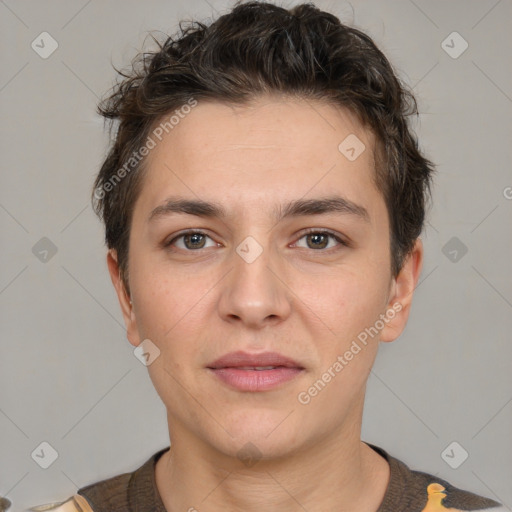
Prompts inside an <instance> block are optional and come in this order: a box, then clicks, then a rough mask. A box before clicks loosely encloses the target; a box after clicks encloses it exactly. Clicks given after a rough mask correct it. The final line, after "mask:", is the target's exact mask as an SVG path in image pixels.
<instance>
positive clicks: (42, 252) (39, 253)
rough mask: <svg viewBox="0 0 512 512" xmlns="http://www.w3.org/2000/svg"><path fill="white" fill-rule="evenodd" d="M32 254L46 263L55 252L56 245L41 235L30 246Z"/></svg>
mask: <svg viewBox="0 0 512 512" xmlns="http://www.w3.org/2000/svg"><path fill="white" fill-rule="evenodd" d="M32 254H33V255H34V256H35V257H36V258H37V259H38V260H39V261H41V262H42V263H48V262H49V261H50V260H51V259H52V258H53V257H54V256H55V255H56V254H57V246H56V245H55V244H54V243H53V242H52V241H51V240H50V239H49V238H46V237H45V236H43V238H41V239H40V240H38V241H37V242H36V243H35V244H34V246H33V247H32Z"/></svg>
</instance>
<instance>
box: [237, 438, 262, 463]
mask: <svg viewBox="0 0 512 512" xmlns="http://www.w3.org/2000/svg"><path fill="white" fill-rule="evenodd" d="M262 456H263V454H262V453H261V452H260V450H259V448H258V447H257V446H256V445H254V444H253V443H251V442H248V443H246V444H244V446H242V448H240V450H238V452H237V453H236V457H237V459H239V460H241V461H242V462H243V463H244V464H245V465H246V466H247V467H248V468H251V467H252V466H254V464H256V463H257V462H258V461H259V460H260V459H261V457H262Z"/></svg>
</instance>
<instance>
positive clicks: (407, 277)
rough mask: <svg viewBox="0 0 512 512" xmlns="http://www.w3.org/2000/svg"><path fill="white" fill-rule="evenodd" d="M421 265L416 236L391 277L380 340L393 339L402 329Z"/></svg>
mask: <svg viewBox="0 0 512 512" xmlns="http://www.w3.org/2000/svg"><path fill="white" fill-rule="evenodd" d="M422 265H423V244H422V242H421V240H420V239H419V238H418V239H417V240H416V242H415V244H414V247H413V248H412V250H411V252H410V253H409V254H408V255H407V258H406V259H405V261H404V264H403V265H402V268H401V269H400V272H399V273H398V275H397V276H396V277H395V278H394V279H393V283H392V285H391V288H390V298H389V302H388V305H387V310H386V317H387V318H388V321H387V322H386V325H385V327H384V329H383V330H382V331H381V336H380V341H386V342H388V341H393V340H395V339H396V338H398V337H399V336H400V334H401V333H402V331H403V330H404V328H405V325H406V324H407V319H408V318H409V313H410V311H411V304H412V298H413V295H414V289H415V288H416V286H417V284H418V279H419V277H420V273H421V268H422Z"/></svg>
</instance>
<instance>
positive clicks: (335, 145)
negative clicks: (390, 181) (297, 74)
mask: <svg viewBox="0 0 512 512" xmlns="http://www.w3.org/2000/svg"><path fill="white" fill-rule="evenodd" d="M160 126H162V125H160ZM160 132H162V130H160ZM160 132H157V133H160ZM154 133H155V130H153V134H154ZM150 136H152V137H153V138H154V139H155V142H156V145H155V147H154V149H152V150H151V152H150V154H149V155H148V157H147V160H146V174H145V178H144V182H143V187H142V191H141V196H142V197H139V199H140V200H141V201H140V202H141V203H142V206H143V208H144V209H145V210H147V209H148V208H150V207H153V208H154V206H155V205H156V204H158V203H159V202H160V201H163V200H164V199H165V196H166V194H169V193H171V192H172V195H183V196H185V197H195V198H201V199H205V200H219V199H225V200H228V199H231V200H232V202H233V204H234V203H235V202H236V203H237V204H238V205H239V206H245V207H249V206H255V207H257V208H258V206H261V201H263V200H264V201H265V202H269V201H274V202H275V203H280V202H283V201H291V200H295V199H297V198H298V197H306V196H307V195H308V193H311V194H314V195H315V196H318V195H324V196H325V195H330V194H331V192H333V189H336V192H339V193H342V194H343V195H344V196H348V198H349V199H350V197H353V198H354V199H356V198H357V199H358V201H359V202H361V200H363V199H364V198H363V197H362V196H363V195H366V196H367V198H366V199H365V202H366V203H367V204H366V205H365V206H366V207H367V209H369V210H370V209H371V204H370V203H371V202H372V201H374V200H375V199H376V198H377V196H380V194H379V193H378V191H377V190H376V189H375V185H374V180H373V177H374V158H373V154H374V151H373V147H374V137H373V135H372V133H371V132H370V131H369V130H367V129H365V128H364V127H363V126H362V125H361V124H360V123H359V122H358V120H357V118H356V116H355V115H353V114H352V113H351V112H349V111H348V110H347V109H344V108H342V107H339V106H334V105H332V104H327V103H324V102H319V101H315V100H306V99H295V98H289V97H280V96H278V97H276V96H266V97H260V98H258V99H255V100H253V101H251V102H250V103H249V104H244V105H232V104H224V103H220V102H213V101H208V102H199V104H198V105H197V106H196V107H194V108H193V109H192V110H191V111H190V113H188V114H187V115H186V116H183V117H182V118H181V119H180V120H179V122H178V123H177V124H174V125H172V128H171V127H170V126H167V130H163V133H161V134H160V136H159V138H160V139H161V140H159V138H155V136H154V135H150ZM365 191H366V194H365ZM372 195H373V197H372Z"/></svg>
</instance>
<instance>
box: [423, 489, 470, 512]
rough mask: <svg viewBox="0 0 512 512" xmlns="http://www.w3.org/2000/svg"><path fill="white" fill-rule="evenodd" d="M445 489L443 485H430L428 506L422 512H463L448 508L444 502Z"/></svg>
mask: <svg viewBox="0 0 512 512" xmlns="http://www.w3.org/2000/svg"><path fill="white" fill-rule="evenodd" d="M444 490H445V489H444V487H443V486H442V485H441V484H437V483H434V484H430V485H429V486H428V487H427V494H428V499H427V506H426V507H425V508H424V509H423V510H422V511H421V512H439V511H442V510H451V511H452V512H461V511H460V510H459V509H458V508H446V507H445V506H444V505H443V504H442V501H443V500H444V499H445V498H446V493H445V492H443V491H444Z"/></svg>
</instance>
